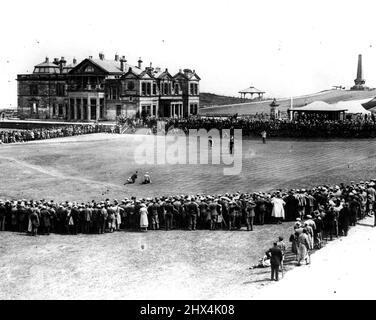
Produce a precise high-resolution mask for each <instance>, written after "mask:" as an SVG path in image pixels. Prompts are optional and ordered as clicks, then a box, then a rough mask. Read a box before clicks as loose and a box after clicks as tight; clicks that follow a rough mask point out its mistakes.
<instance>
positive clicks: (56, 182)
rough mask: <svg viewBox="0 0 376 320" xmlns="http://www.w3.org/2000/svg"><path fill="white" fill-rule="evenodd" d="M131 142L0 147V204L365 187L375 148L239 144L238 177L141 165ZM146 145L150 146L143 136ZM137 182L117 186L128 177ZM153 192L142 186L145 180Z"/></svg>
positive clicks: (73, 140)
mask: <svg viewBox="0 0 376 320" xmlns="http://www.w3.org/2000/svg"><path fill="white" fill-rule="evenodd" d="M137 139H138V137H136V136H134V135H111V134H92V135H87V136H78V137H68V138H59V139H51V140H44V141H38V142H31V143H23V144H14V145H0V178H1V184H0V198H5V199H8V198H26V199H48V200H50V199H54V200H55V201H65V200H70V201H80V202H81V201H91V200H93V199H95V200H103V199H105V198H109V199H114V198H116V199H122V198H124V197H128V198H129V197H130V196H133V195H134V196H137V197H153V196H162V195H171V194H197V193H210V194H217V193H222V194H223V193H226V192H229V193H233V192H236V191H240V192H254V191H268V190H272V189H275V188H303V187H311V186H314V185H317V184H322V183H330V184H332V183H336V184H338V183H340V182H345V183H346V182H349V181H351V180H354V181H358V180H362V179H365V180H368V179H369V178H371V177H370V176H371V175H374V173H375V156H376V140H372V139H362V140H355V139H354V140H339V141H338V140H313V141H310V140H269V141H268V143H267V144H265V145H264V144H262V143H261V141H260V140H243V148H242V150H243V152H242V171H241V174H240V175H235V176H225V175H224V174H223V169H224V168H225V167H226V166H225V165H211V164H207V165H200V164H197V165H192V164H186V165H184V164H180V165H179V164H177V165H169V164H164V165H148V164H144V165H140V164H137V163H136V162H135V160H134V151H135V148H136V147H137V146H138V145H139V143H140V142H139V141H138V140H137ZM144 139H145V143H146V145H150V146H151V143H152V142H153V140H152V139H154V138H153V137H151V136H145V137H144ZM135 170H138V171H139V179H138V181H137V182H136V183H135V184H133V185H124V182H125V181H126V179H127V178H128V177H129V176H130V175H131V174H132V173H133V172H134V171H135ZM146 171H148V172H149V173H150V174H151V178H152V182H153V183H152V184H150V185H141V184H140V181H141V179H142V175H143V173H144V172H146Z"/></svg>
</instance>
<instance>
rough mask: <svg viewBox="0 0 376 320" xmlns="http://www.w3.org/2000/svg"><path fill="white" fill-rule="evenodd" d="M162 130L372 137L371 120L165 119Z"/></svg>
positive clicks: (375, 133)
mask: <svg viewBox="0 0 376 320" xmlns="http://www.w3.org/2000/svg"><path fill="white" fill-rule="evenodd" d="M166 128H167V130H168V128H179V129H182V130H183V131H184V132H188V131H189V129H206V130H210V129H219V130H221V129H241V130H242V133H243V135H244V136H259V135H260V133H261V132H262V131H266V132H267V134H268V136H271V137H297V138H299V137H324V138H325V137H342V138H343V137H349V138H354V137H375V136H376V119H375V117H368V118H367V119H365V118H354V119H346V120H329V119H317V118H305V117H301V118H299V119H294V120H288V119H283V120H280V119H260V118H253V117H228V118H223V117H221V118H217V117H188V118H185V119H169V120H168V121H167V125H166Z"/></svg>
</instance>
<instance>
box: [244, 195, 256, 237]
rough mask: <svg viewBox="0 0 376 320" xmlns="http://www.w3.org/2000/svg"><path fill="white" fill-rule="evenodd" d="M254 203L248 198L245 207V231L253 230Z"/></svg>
mask: <svg viewBox="0 0 376 320" xmlns="http://www.w3.org/2000/svg"><path fill="white" fill-rule="evenodd" d="M255 208H256V203H255V202H254V201H253V200H252V199H250V200H249V201H248V202H247V204H246V208H245V221H246V225H247V231H253V220H254V218H255Z"/></svg>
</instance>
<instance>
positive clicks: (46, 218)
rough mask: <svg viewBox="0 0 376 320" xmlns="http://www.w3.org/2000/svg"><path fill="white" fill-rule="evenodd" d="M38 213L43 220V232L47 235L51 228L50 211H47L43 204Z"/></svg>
mask: <svg viewBox="0 0 376 320" xmlns="http://www.w3.org/2000/svg"><path fill="white" fill-rule="evenodd" d="M40 215H41V218H42V220H43V231H42V232H43V234H46V235H49V234H50V228H51V217H50V212H49V211H48V209H47V207H46V206H43V207H42V208H41V210H40Z"/></svg>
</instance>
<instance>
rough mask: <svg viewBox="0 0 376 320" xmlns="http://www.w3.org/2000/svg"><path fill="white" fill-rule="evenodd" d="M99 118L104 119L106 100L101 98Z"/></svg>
mask: <svg viewBox="0 0 376 320" xmlns="http://www.w3.org/2000/svg"><path fill="white" fill-rule="evenodd" d="M99 106H100V108H99V118H100V119H103V118H104V99H103V98H100V99H99Z"/></svg>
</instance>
